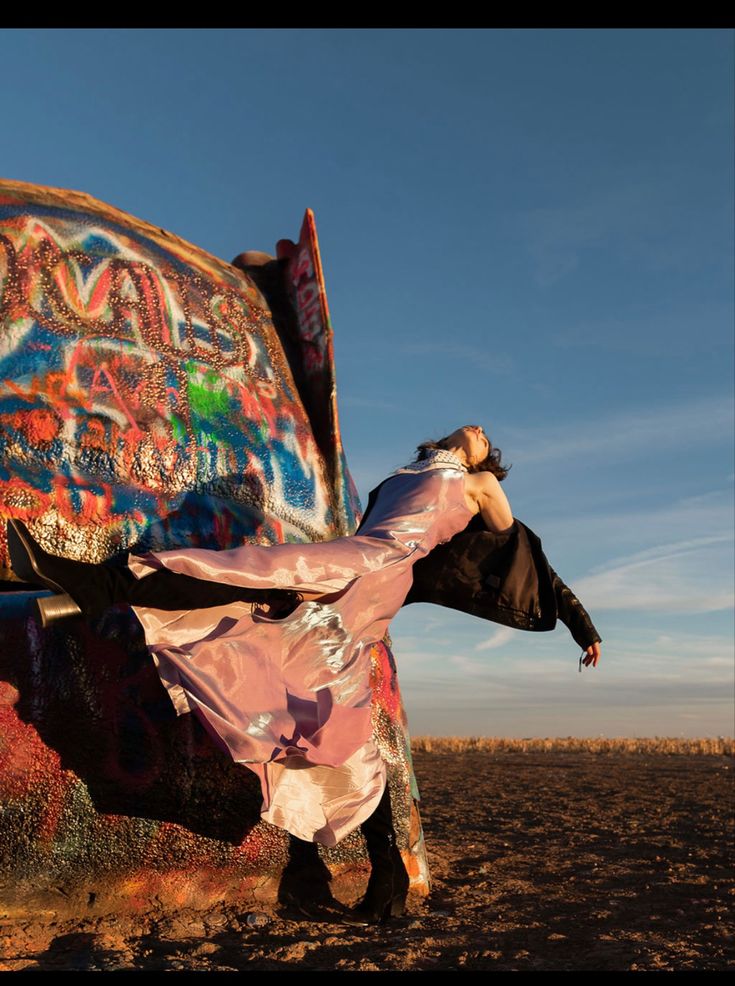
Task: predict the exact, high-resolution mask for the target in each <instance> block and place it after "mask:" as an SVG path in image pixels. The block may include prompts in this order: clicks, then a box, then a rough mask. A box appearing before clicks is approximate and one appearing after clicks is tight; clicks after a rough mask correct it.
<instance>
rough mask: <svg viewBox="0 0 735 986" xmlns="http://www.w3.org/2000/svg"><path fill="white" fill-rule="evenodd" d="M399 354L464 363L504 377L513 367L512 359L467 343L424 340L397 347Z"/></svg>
mask: <svg viewBox="0 0 735 986" xmlns="http://www.w3.org/2000/svg"><path fill="white" fill-rule="evenodd" d="M396 348H397V349H398V350H399V351H400V352H404V353H413V354H414V355H424V354H425V355H427V356H431V357H432V358H433V359H435V358H436V357H439V358H441V359H449V360H458V361H461V362H463V363H466V364H467V365H468V366H471V367H473V369H480V370H488V371H490V372H491V373H500V374H503V375H506V374H508V373H510V371H511V370H512V369H513V367H514V365H515V364H514V361H513V359H512V358H511V357H510V356H508V355H501V354H499V353H498V352H497V351H495V350H493V351H492V352H490V351H489V350H488V347H487V346H486V345H485V346H479V345H478V346H472V345H467V343H462V342H455V341H452V340H450V339H447V340H444V339H442V340H437V341H432V340H428V339H427V340H426V341H422V342H404V343H401V344H400V345H397V346H396Z"/></svg>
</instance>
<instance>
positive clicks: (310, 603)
mask: <svg viewBox="0 0 735 986" xmlns="http://www.w3.org/2000/svg"><path fill="white" fill-rule="evenodd" d="M418 453H419V455H418V458H417V460H416V461H414V462H413V463H410V464H409V465H407V466H404V467H402V468H400V469H397V470H395V472H394V473H392V474H391V476H389V477H388V478H387V479H386V480H385V481H384V482H383V483H381V485H380V487H379V493H378V495H377V498H376V499H375V500H374V502H372V504H371V507H370V508H369V510H368V513H367V514H366V516H365V517H364V518H363V520H362V523H361V525H360V528H359V529H358V532H357V533H356V534H354V535H352V536H350V537H341V538H336V539H334V540H332V541H327V542H315V543H311V544H277V545H271V546H259V545H250V544H246V545H243V546H241V547H238V548H234V549H231V550H227V551H212V550H208V549H196V548H188V549H186V548H184V549H175V550H172V551H165V552H160V553H149V554H147V555H143V556H139V557H135V556H131V557H130V559H129V563H128V571H123V572H119V571H116V570H114V569H113V568H112V567H111V566H107V565H87V564H85V563H80V562H73V561H70V560H68V559H61V558H58V557H56V556H52V555H48V554H47V553H45V552H43V551H42V550H41V549H40V548H39V547H38V545H37V544H36V543H35V542H34V541H33V538H32V537H31V535H30V533H29V532H28V531H27V529H26V528H25V527H24V526H23V525H22V524H21V523H20V522H18V521H12V520H11V521H9V522H8V542H9V548H10V552H11V561H12V564H13V568H14V570H15V572H16V574H17V575H18V576H19V577H20V578H22V579H24V580H26V581H40V582H41V583H42V584H44V585H46V586H47V587H48V588H51V589H52V590H54V591H55V592H56V593H57V594H58V595H57V596H56V597H55V598H52V599H51V600H41V601H40V602H41V608H42V615H43V617H44V622H45V623H48V622H51V621H52V620H55V619H59V618H62V617H64V616H66V615H84V616H86V617H91V616H94V615H95V614H96V613H98V612H100V611H102V610H103V609H104V608H105V607H106V606H108V605H111V604H113V603H115V602H119V601H125V602H128V603H129V604H130V605H132V606H133V608H134V611H135V613H136V615H137V616H138V618H139V620H140V622H141V624H142V626H143V629H144V632H145V636H146V643H147V645H148V648H149V650H150V652H151V654H152V656H153V659H154V662H155V664H156V667H157V670H158V673H159V675H160V677H161V680H162V682H163V684H164V686H165V687H166V688H167V690H168V692H169V695H170V697H171V700H172V702H173V705H174V707H175V709H176V712H177V714H179V715H181V714H183V713H185V712H195V713H196V714H197V715H198V716H199V717H200V719H201V721H202V722H203V724H204V725H205V727H206V728H207V729H208V731H209V732H210V733H211V735H212V736H213V737H214V738H215V740H216V741H217V742H218V743H220V744H221V745H222V746H223V747H224V748H225V749H226V750H228V752H229V753H230V754H231V755H232V757H233V759H234V760H236V761H237V762H240V763H244V764H246V766H247V767H249V768H250V769H251V770H252V771H254V772H255V773H256V774H257V775H258V776H259V778H260V781H261V787H262V791H263V800H264V807H263V811H262V817H263V818H264V819H266V820H267V821H269V822H271V823H273V824H276V825H279V826H281V827H282V828H285V829H287V830H288V831H289V832H291V833H292V834H293V835H295V836H297V837H298V838H300V839H303V840H306V841H314V842H319V843H322V844H323V845H335V844H336V843H337V842H339V841H340V840H341V839H342V838H344V837H345V836H346V835H347V834H348V833H349V832H351V831H352V830H354V829H355V828H356V827H357V826H358V825H360V824H361V823H366V822H368V820H369V819H371V818H372V820H373V823H374V826H375V832H378V833H381V832H382V834H380V835H375V840H374V841H375V845H377V847H378V848H377V849H376V851H375V852H371V860H372V861H373V862H374V864H375V862H376V861H382V862H379V866H381V867H382V868H381V869H380V872H378V869H377V868H376V867H375V866H374V873H375V874H376V876H375V879H373V878H372V877H371V884H370V885H369V887H368V894H367V895H366V898H365V900H364V901H363V903H362V905H361V907H362V911H360V910H359V909H358V914H357V917H358V918H359V917H363V918H367V919H369V920H372V919H375V918H384V917H386V916H388V915H389V914H391V913H392V914H396V913H400V912H401V910H402V907H403V903H404V901H405V895H406V892H407V889H408V880H407V877H406V875H405V870H404V869H403V867H402V864H400V863H399V860H400V853H398V851H397V849H396V847H395V838H394V836H393V839H392V841H391V835H390V831H389V830H388V829H389V826H387V825H386V824H385V823H386V819H389V817H390V803H389V800H388V801H387V800H386V799H387V792H386V772H385V764H384V763H383V761H382V759H381V757H380V754H379V751H378V748H377V746H376V744H375V741H374V738H373V734H372V723H371V697H372V695H371V688H370V648H371V645H372V644H373V643H374V642H375V641H379V640H381V639H382V638H383V636H384V634H385V632H386V630H387V629H388V626H389V623H390V621H391V619H392V618H393V616H395V614H396V613H397V612H398V610H399V609H400V607H401V605H402V604H403V602H404V600H405V599H406V596H407V594H408V592H409V590H410V589H411V585H412V568H413V566H414V564H416V563H417V562H418V561H420V560H422V559H424V558H426V556H427V555H428V554H429V553H430V552H431V551H432V549H433V548H434V547H436V546H438V545H440V544H446V543H447V542H449V541H450V540H451V539H452V538H453V537H454V536H455V535H457V534H458V533H460V532H462V531H463V530H464V529H465V528H466V527H467V525H468V524H469V523H470V521H472V520H473V518H475V517H476V516H477V515H479V516H480V517H481V518H482V522H483V524H484V525H485V526H486V527H487V529H488V530H490V531H494V532H496V533H499V534H502V533H503V532H505V531H507V530H509V529H510V528H511V527H512V526H513V524H514V521H513V516H512V513H511V510H510V505H509V504H508V501H507V499H506V497H505V495H504V493H503V492H502V490H501V489H500V480H502V479H503V478H504V477H505V475H506V472H507V470H506V469H504V467H502V466H501V464H500V453H499V451H498V450H496V449H494V448H493V447H492V445H491V443H490V441H489V439H488V438H487V436H486V435H485V434H484V432H483V430H482V428H480V427H479V426H466V427H463V428H459V429H457V430H456V431H454V432H452V434H451V435H448V436H447V437H446V438H444V439H441V440H440V441H438V442H428V443H424V444H423V445H421V446H419V448H418ZM371 499H372V498H371ZM284 602H285V603H287V604H289V603H290V605H286V606H285V607H284V605H283V604H284ZM45 603H46V604H47V605H44V604H45ZM257 603H261V604H268V605H270V606H271V607H272V608H269V609H265V608H264V606H263V605H261V607H260V608H259V607H258V606H257ZM253 604H255V605H253ZM596 636H597V640H596V641H595V642H593V643H590V645H589V647H588V648H587V654H586V657H585V663H586V664H589V663H592V664H593V665H594V666H596V665H597V662H598V659H599V656H600V649H599V636H598V635H596ZM376 809H378V810H377V811H376ZM368 828H369V825H368ZM364 831H365V829H364ZM366 837H367V833H366ZM368 847H369V848H370V840H369V839H368ZM381 847H382V848H381ZM386 847H387V848H386Z"/></svg>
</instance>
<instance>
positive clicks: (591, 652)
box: [582, 640, 600, 668]
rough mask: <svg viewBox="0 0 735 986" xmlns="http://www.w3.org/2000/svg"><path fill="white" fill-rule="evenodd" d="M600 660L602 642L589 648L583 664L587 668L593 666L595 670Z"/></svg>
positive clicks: (597, 642) (595, 643)
mask: <svg viewBox="0 0 735 986" xmlns="http://www.w3.org/2000/svg"><path fill="white" fill-rule="evenodd" d="M599 660H600V641H599V640H596V641H595V642H594V644H590V646H589V647H588V648H587V651H586V654H585V656H584V657H583V658H582V664H585V665H587V667H589V666H590V664H591V665H592V667H593V668H596V667H597V662H598V661H599Z"/></svg>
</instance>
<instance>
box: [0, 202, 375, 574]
mask: <svg viewBox="0 0 735 986" xmlns="http://www.w3.org/2000/svg"><path fill="white" fill-rule="evenodd" d="M5 184H12V188H10V190H8V189H7V188H5V189H4V188H3V184H0V321H1V324H2V333H1V334H0V463H1V465H0V508H2V510H3V512H4V513H5V514H9V515H12V516H20V517H23V518H24V519H26V520H32V521H34V522H36V523H35V530H36V531H37V533H38V536H39V539H40V540H41V541H42V542H45V543H46V544H47V546H48V547H50V548H52V550H53V549H54V548H57V549H58V550H59V551H61V552H63V553H65V554H69V555H71V556H76V557H85V558H88V559H89V560H101V558H104V557H109V556H111V555H113V554H115V553H116V552H120V551H125V550H127V549H129V548H130V547H132V546H136V547H137V548H139V549H141V550H142V549H145V548H153V549H164V548H167V547H174V546H176V545H179V544H182V543H186V544H192V545H199V546H203V547H232V546H234V545H236V544H240V543H242V542H243V541H244V540H247V539H258V540H260V541H263V542H265V543H269V542H271V541H281V540H284V539H285V540H290V539H293V540H301V539H303V538H304V537H305V536H306V537H308V538H309V539H312V540H320V539H323V538H326V537H329V536H333V535H334V519H335V514H338V513H342V514H345V513H346V517H345V518H344V521H345V522H346V523H347V525H348V526H349V523H350V522H351V521H352V520H354V514H355V510H356V508H357V503H356V502H352V503H349V502H346V501H345V498H344V497H341V496H340V497H339V499H336V498H335V495H334V491H333V489H332V488H331V484H330V481H329V477H328V476H327V475H326V474H325V470H324V469H323V467H321V463H322V457H321V456H320V455H319V454H318V449H317V447H316V445H315V441H314V437H313V434H312V428H311V425H310V422H309V420H308V417H307V415H306V413H305V411H304V408H303V404H302V402H301V400H300V398H299V395H298V392H297V390H296V388H295V386H294V383H293V378H292V374H291V372H290V369H289V367H288V365H287V363H286V361H285V360H284V358H283V354H282V351H281V347H280V346H279V342H278V337H277V335H276V333H275V330H274V327H273V324H272V321H271V319H270V313H269V311H268V308H267V307H266V305H265V302H264V300H263V298H262V296H261V295H260V292H259V291H258V289H257V288H256V287H255V285H254V284H253V283H252V282H251V281H250V280H249V279H248V278H247V275H245V274H244V273H242V272H240V271H236V270H235V269H234V268H232V267H230V266H229V265H227V264H223V263H221V264H219V265H218V266H217V265H215V264H213V263H212V261H211V259H208V258H206V255H201V256H197V251H196V250H195V249H194V248H191V247H189V248H188V249H187V250H182V249H180V250H176V249H174V247H173V245H172V244H170V243H168V242H162V240H163V237H162V236H161V235H160V233H158V236H156V235H155V233H156V231H154V230H153V229H152V228H150V229H149V230H147V231H146V234H147V235H144V233H143V232H142V231H141V230H140V229H138V228H130V224H128V227H126V226H125V225H124V224H123V223H122V221H121V214H118V213H117V212H116V210H112V209H109V208H108V209H105V208H104V207H102V206H101V205H100V204H97V209H95V210H91V209H90V208H87V210H86V211H83V210H80V209H74V208H70V207H69V205H68V203H66V202H64V203H63V205H62V196H60V195H58V194H57V195H54V194H53V193H52V191H51V190H38V189H34V190H33V191H34V192H35V194H32V193H31V191H30V188H32V187H29V186H23V191H24V192H25V194H24V195H22V196H21V195H19V194H18V191H17V185H16V183H5ZM138 225H139V226H140V224H138ZM205 260H206V263H205V262H204V261H205ZM337 445H339V442H337ZM337 451H340V450H339V449H337ZM350 515H351V516H350ZM152 518H157V520H156V521H155V523H154V522H153V521H152V520H151V519H152ZM338 526H340V525H338ZM1 536H2V535H0V537H1ZM3 551H4V549H3V548H2V547H0V555H2V552H3Z"/></svg>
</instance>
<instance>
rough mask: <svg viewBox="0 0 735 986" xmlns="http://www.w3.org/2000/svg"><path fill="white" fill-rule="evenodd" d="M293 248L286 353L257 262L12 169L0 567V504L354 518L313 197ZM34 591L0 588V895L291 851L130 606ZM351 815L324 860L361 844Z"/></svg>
mask: <svg viewBox="0 0 735 986" xmlns="http://www.w3.org/2000/svg"><path fill="white" fill-rule="evenodd" d="M279 254H280V255H281V261H279V262H278V263H281V262H282V263H283V264H284V265H285V268H284V281H283V296H284V299H285V304H286V305H287V306H288V308H289V312H290V316H291V317H292V318H293V319H295V324H296V326H297V331H296V337H295V342H294V341H293V340H292V342H293V346H292V347H291V349H290V350H289V352H288V354H287V355H286V349H285V346H284V345H282V341H283V340H282V339H281V337H280V336H279V329H277V328H276V326H275V325H274V320H273V318H272V312H271V308H270V299H269V302H266V300H265V298H264V295H263V294H262V292H261V291H260V289H259V288H258V286H257V285H256V282H255V280H253V278H251V277H250V276H248V274H247V271H246V270H244V269H238V268H236V267H235V266H232V265H229V264H226V263H224V262H222V261H219V260H217V259H216V258H214V257H211V256H209V255H208V254H206V253H204V252H203V251H201V250H198V249H197V248H196V247H193V246H191V245H190V244H187V243H185V242H184V241H182V240H179V239H177V238H176V237H174V236H172V235H171V234H166V233H165V232H163V231H161V230H157V229H155V228H154V227H152V226H149V225H148V224H146V223H142V222H140V221H139V220H137V219H135V218H134V217H132V216H128V215H126V214H125V213H121V212H119V211H118V210H116V209H113V208H111V207H109V206H105V205H104V204H102V203H100V202H97V201H96V200H94V199H92V198H90V197H89V196H86V195H83V194H81V193H73V192H63V191H61V190H57V189H47V188H41V187H38V186H33V185H25V184H22V183H17V182H0V576H1V575H5V576H6V577H7V576H11V575H12V573H10V571H9V569H8V567H7V566H8V559H7V554H6V546H5V544H4V537H5V524H4V520H5V518H6V517H19V518H21V519H23V520H24V521H28V522H29V524H30V525H31V527H32V530H33V533H34V534H35V535H36V537H37V538H38V540H39V541H41V542H42V543H43V544H44V546H45V547H47V548H48V549H49V550H51V551H52V552H56V553H59V554H63V555H67V556H71V557H76V558H81V559H86V560H90V561H98V560H102V559H105V558H109V557H112V556H114V555H116V554H118V553H122V552H126V551H128V550H131V549H133V550H136V551H140V550H144V549H148V548H150V549H153V550H161V549H165V548H170V547H176V546H178V545H192V546H202V547H215V548H227V547H233V546H235V545H237V544H240V543H242V542H243V541H245V540H251V541H253V540H254V541H258V542H261V543H272V542H282V541H284V540H296V541H306V540H321V539H325V538H330V537H335V536H338V535H340V534H344V533H349V532H350V531H353V530H354V529H355V527H356V520H357V519H358V518H359V516H360V515H361V509H360V502H359V498H358V495H357V491H356V489H355V486H354V483H353V482H352V479H351V477H350V475H349V471H348V469H347V465H346V461H345V456H344V450H343V448H342V444H341V441H340V437H339V428H338V418H337V406H336V389H335V386H334V365H333V354H332V342H331V332H332V330H331V325H330V324H329V315H328V310H327V306H326V295H325V292H324V284H323V276H322V272H321V264H320V261H319V251H318V243H317V240H316V230H315V226H314V220H313V216H312V215H311V213H307V217H306V220H305V222H304V226H303V227H302V231H301V237H300V239H299V242H298V244H293V243H290V241H281V243H280V244H279ZM317 302H318V304H317ZM4 585H5V589H6V590H7V589H8V588H9V589H11V590H12V588H13V584H12V583H7V582H6V583H5V584H4ZM16 585H17V583H16ZM33 595H34V594H33V593H30V592H27V591H22V592H21V591H4V592H2V593H0V807H1V808H2V812H3V820H4V824H3V826H0V903H2V901H3V894H4V892H5V891H7V892H8V893H10V890H9V888H11V887H12V894H11V896H12V897H13V900H15V902H16V903H17V902H18V901H19V900H20V901H25V903H26V904H28V902H29V901H30V900H31V896H29V895H30V894H31V891H30V889H29V888H31V887H36V888H39V887H46V888H47V889H48V887H49V886H51V885H54V886H56V885H58V886H62V887H65V888H66V891H69V892H70V888H71V887H72V885H77V884H79V885H81V884H84V885H86V886H87V888H88V889H89V886H90V881H91V882H92V883H94V882H95V881H96V883H97V885H99V883H100V879H101V874H103V873H104V874H112V873H113V872H114V873H115V874H116V876H115V880H112V877H110V878H109V879H108V878H107V876H105V882H106V884H107V885H109V886H110V887H113V886H114V887H115V888H116V890H115V892H117V893H119V892H120V888H121V887H122V888H123V889H124V892H125V893H128V894H129V896H130V899H131V900H135V899H137V897H136V895H138V897H145V896H146V895H150V894H154V893H159V895H160V894H161V893H162V892H164V891H163V890H162V884H161V883H160V881H161V880H162V879H163V876H162V874H164V873H167V872H169V871H171V872H173V873H174V876H173V877H172V880H173V883H172V884H171V886H172V887H178V888H179V889H178V890H177V891H176V892H177V893H178V892H179V891H180V889H181V886H182V881H183V882H184V883H185V882H186V881H187V880H188V881H189V882H188V884H187V885H188V886H189V887H190V889H191V888H193V887H196V888H198V889H197V890H192V893H193V894H194V896H195V897H196V894H199V895H200V896H201V895H202V894H204V891H202V884H201V881H200V879H199V876H196V873H199V874H201V873H207V874H209V878H211V879H210V883H209V885H208V889H207V891H206V894H211V895H212V896H213V897H215V898H216V897H221V896H222V894H223V893H225V892H226V890H227V888H228V887H238V886H240V887H241V888H242V880H245V879H250V878H251V877H252V879H253V881H254V884H253V885H256V884H257V882H258V880H261V882H262V875H263V873H265V872H266V871H267V872H273V871H274V870H275V871H277V870H278V868H279V866H280V865H281V862H282V861H285V859H286V857H287V849H286V842H287V840H286V837H285V833H283V832H282V831H281V830H276V829H275V828H274V827H272V826H269V825H266V824H265V823H263V822H260V821H259V807H260V803H261V796H260V787H259V784H258V781H257V778H256V777H255V775H254V774H252V773H251V772H250V771H248V770H247V769H246V768H245V767H243V766H242V765H238V764H235V763H233V762H232V760H231V759H230V757H229V756H228V755H227V754H226V753H224V752H223V751H222V750H220V749H219V748H218V747H216V746H215V745H214V744H213V741H212V740H211V738H210V736H209V735H208V734H207V732H206V731H205V730H204V728H203V726H202V725H201V724H200V723H199V722H198V720H196V718H195V717H194V716H191V715H185V716H176V714H175V712H174V710H173V708H172V706H171V703H170V701H169V699H168V697H167V695H166V692H165V690H164V688H163V686H162V684H161V681H160V679H159V677H158V674H157V673H156V671H155V668H154V665H153V663H152V662H151V660H150V657H149V655H148V652H147V650H146V647H145V641H144V638H143V635H142V631H141V628H140V626H139V624H138V622H137V620H136V619H135V618H134V616H133V615H132V613H131V612H130V611H129V610H127V609H125V608H117V609H112V610H110V611H108V613H107V614H106V615H105V617H104V618H103V619H101V620H99V621H97V622H96V623H94V624H92V625H87V624H79V625H77V626H74V625H71V626H66V627H63V628H58V627H52V628H50V629H49V630H42V629H41V628H40V626H39V625H38V623H37V622H36V620H35V617H34V615H33V612H32V609H31V601H32V598H33ZM372 666H373V681H372V685H373V693H374V707H373V714H374V726H375V735H376V741H377V742H378V745H379V747H380V750H381V753H382V754H383V756H384V759H385V760H386V763H387V765H388V776H389V782H390V785H391V793H392V795H393V801H394V815H395V818H396V822H397V828H398V829H399V831H400V835H401V840H402V845H403V847H404V849H405V851H406V859H407V863H408V865H409V868H410V869H411V872H412V874H413V877H414V880H415V882H416V884H417V885H418V886H421V885H424V886H425V885H426V880H427V874H426V870H425V858H424V854H423V841H422V838H421V829H420V824H418V815H417V811H416V807H415V801H414V799H416V798H417V797H418V792H417V790H416V786H415V779H414V777H413V772H412V767H411V761H410V748H409V745H408V733H407V730H406V721H405V715H404V713H403V706H402V703H401V700H400V694H399V692H398V686H397V680H396V674H395V665H394V663H393V658H392V655H391V653H390V649H389V647H388V644H387V641H386V642H383V643H376V644H374V645H373V650H372ZM353 835H354V838H353V837H352V836H351V837H350V838H349V839H348V840H345V842H344V843H343V844H340V846H338V847H336V848H335V849H334V850H329V851H325V856H326V858H328V859H329V860H330V862H332V863H334V864H335V865H337V864H340V863H346V862H349V861H350V860H353V861H354V860H355V859H360V858H364V856H363V847H362V843H361V839H360V836H359V833H353ZM174 871H175V872H174ZM187 871H188V872H187ZM194 871H196V872H194ZM4 881H5V882H4ZM197 881H199V882H197ZM233 881H234V883H233ZM238 881H240V883H238ZM66 891H65V892H66ZM34 892H35V891H34ZM39 892H40V891H39ZM206 894H204V896H206ZM6 899H8V898H7V894H6ZM202 899H203V898H202Z"/></svg>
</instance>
